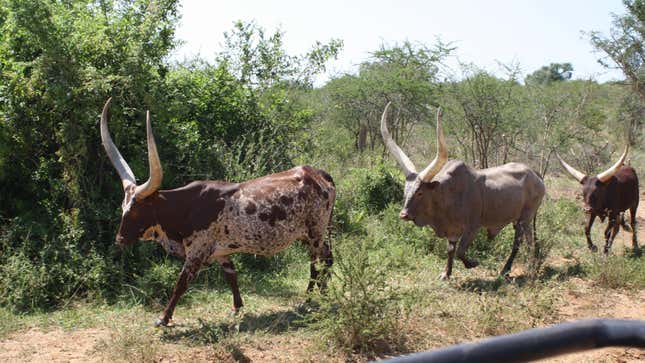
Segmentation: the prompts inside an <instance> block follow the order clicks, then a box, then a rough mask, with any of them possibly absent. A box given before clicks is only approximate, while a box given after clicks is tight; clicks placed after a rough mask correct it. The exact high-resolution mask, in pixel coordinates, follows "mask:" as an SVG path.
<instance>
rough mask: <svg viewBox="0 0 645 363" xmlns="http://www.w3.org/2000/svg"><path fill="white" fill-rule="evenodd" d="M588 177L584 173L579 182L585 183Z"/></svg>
mask: <svg viewBox="0 0 645 363" xmlns="http://www.w3.org/2000/svg"><path fill="white" fill-rule="evenodd" d="M588 179H589V176H588V175H585V176H584V177H583V178H582V179H580V184H582V185H585V183H586V182H587V180H588Z"/></svg>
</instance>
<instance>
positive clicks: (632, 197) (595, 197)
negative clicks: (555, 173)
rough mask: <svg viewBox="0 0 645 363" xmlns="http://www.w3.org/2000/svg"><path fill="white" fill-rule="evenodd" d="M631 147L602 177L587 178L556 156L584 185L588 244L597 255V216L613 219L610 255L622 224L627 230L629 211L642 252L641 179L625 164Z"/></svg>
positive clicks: (608, 242)
mask: <svg viewBox="0 0 645 363" xmlns="http://www.w3.org/2000/svg"><path fill="white" fill-rule="evenodd" d="M628 151H629V146H627V147H626V148H625V152H624V153H623V155H622V156H621V157H620V160H618V162H616V164H614V165H613V166H612V167H611V168H609V169H607V170H606V171H604V172H602V173H600V174H598V175H592V176H589V175H586V174H585V173H582V172H580V171H578V170H576V169H574V168H573V167H572V166H571V165H569V164H567V163H566V162H565V161H564V160H562V158H561V157H560V155H558V154H556V156H557V157H558V160H560V164H562V167H564V169H565V170H566V171H567V172H569V174H571V176H573V177H574V178H575V179H576V180H577V181H578V182H580V184H582V196H583V199H584V205H585V206H584V210H585V213H586V214H587V216H588V219H587V226H586V227H585V235H586V236H587V245H588V246H589V249H590V250H591V251H593V252H596V251H597V250H598V248H596V246H595V245H594V244H593V242H592V241H591V226H593V222H594V220H595V219H596V217H600V220H601V221H603V222H604V221H605V218H607V217H609V221H608V223H607V229H605V239H606V241H605V248H604V253H605V254H608V253H609V250H610V249H611V244H612V243H613V242H614V238H615V237H616V234H617V233H618V229H619V228H620V225H621V224H622V225H623V228H625V227H626V226H625V221H624V218H623V212H624V211H626V210H627V209H629V213H630V216H631V227H630V228H625V229H628V230H629V229H631V232H632V246H633V248H634V252H637V251H638V240H637V238H636V234H637V233H636V209H638V199H639V198H638V177H637V176H636V171H635V170H634V168H632V167H631V166H626V165H623V163H624V162H625V158H626V157H627V152H628Z"/></svg>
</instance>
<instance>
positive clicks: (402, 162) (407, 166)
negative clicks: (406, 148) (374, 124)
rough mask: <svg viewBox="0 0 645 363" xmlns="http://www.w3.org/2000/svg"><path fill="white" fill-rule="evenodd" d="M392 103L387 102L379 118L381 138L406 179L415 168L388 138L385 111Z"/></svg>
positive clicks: (390, 137)
mask: <svg viewBox="0 0 645 363" xmlns="http://www.w3.org/2000/svg"><path fill="white" fill-rule="evenodd" d="M391 103H392V102H388V103H387V105H385V109H384V110H383V116H381V136H383V141H384V142H385V145H386V146H387V148H388V149H389V150H390V153H391V154H392V156H394V158H395V159H396V162H397V163H398V164H399V167H401V170H402V171H403V173H404V174H405V176H406V177H407V176H408V175H410V174H412V173H416V172H417V168H416V167H415V166H414V164H413V163H412V161H410V158H408V156H407V155H405V153H404V152H403V150H401V148H400V147H399V145H397V144H396V142H394V140H393V139H392V136H390V131H388V129H387V110H388V108H390V104H391Z"/></svg>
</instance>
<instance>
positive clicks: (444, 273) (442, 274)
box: [439, 272, 450, 281]
mask: <svg viewBox="0 0 645 363" xmlns="http://www.w3.org/2000/svg"><path fill="white" fill-rule="evenodd" d="M439 280H443V281H446V280H450V275H449V274H447V273H446V272H442V273H441V275H439Z"/></svg>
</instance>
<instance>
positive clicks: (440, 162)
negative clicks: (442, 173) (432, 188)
mask: <svg viewBox="0 0 645 363" xmlns="http://www.w3.org/2000/svg"><path fill="white" fill-rule="evenodd" d="M441 114H442V111H441V107H439V109H437V155H436V156H435V158H434V160H432V162H431V163H430V165H428V166H427V167H426V168H425V169H423V171H422V172H421V173H419V179H421V180H423V181H424V182H430V181H431V180H432V178H434V176H435V175H437V173H438V172H439V170H441V168H443V166H444V165H445V164H446V162H447V161H448V147H447V146H446V140H445V138H444V136H443V129H442V128H441Z"/></svg>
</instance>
